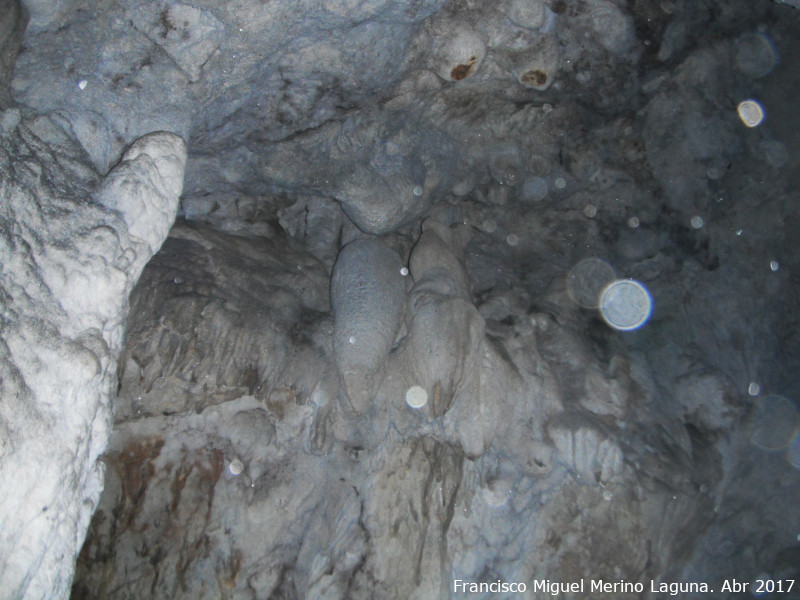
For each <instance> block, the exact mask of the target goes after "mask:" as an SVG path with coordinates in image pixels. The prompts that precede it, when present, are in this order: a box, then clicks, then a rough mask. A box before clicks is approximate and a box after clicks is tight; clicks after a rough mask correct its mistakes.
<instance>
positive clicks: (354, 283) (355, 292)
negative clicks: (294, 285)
mask: <svg viewBox="0 0 800 600" xmlns="http://www.w3.org/2000/svg"><path fill="white" fill-rule="evenodd" d="M401 268H402V263H401V262H400V259H399V257H398V256H397V254H396V253H394V252H392V251H391V250H390V249H388V248H387V247H386V246H384V245H383V244H381V243H380V242H379V241H376V240H368V239H360V240H356V241H354V242H350V243H349V244H348V245H347V246H345V247H344V248H342V251H341V252H340V253H339V257H338V258H337V259H336V264H335V265H334V266H333V273H332V275H331V308H332V309H333V316H334V328H333V352H334V356H335V357H336V366H337V369H338V370H339V375H340V377H341V379H342V383H343V385H344V391H345V393H346V394H347V397H348V399H349V400H350V403H351V404H352V407H353V409H355V410H356V411H358V412H363V411H364V410H365V409H367V408H368V403H369V402H370V399H371V398H374V396H375V392H376V391H377V386H378V384H380V379H381V376H382V369H383V365H384V363H385V361H386V357H387V356H388V355H389V350H390V349H391V347H392V343H393V342H394V339H395V336H396V335H397V331H398V329H399V328H400V321H401V319H402V314H403V313H402V311H403V305H404V304H405V296H406V285H405V282H404V280H403V275H402V274H401V272H400V269H401Z"/></svg>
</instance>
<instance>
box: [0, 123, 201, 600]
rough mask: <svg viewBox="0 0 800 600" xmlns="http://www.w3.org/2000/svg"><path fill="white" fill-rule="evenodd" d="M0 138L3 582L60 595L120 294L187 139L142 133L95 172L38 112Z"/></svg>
mask: <svg viewBox="0 0 800 600" xmlns="http://www.w3.org/2000/svg"><path fill="white" fill-rule="evenodd" d="M0 144H2V146H1V149H0V152H2V156H3V160H2V163H1V164H0V170H1V173H2V182H3V183H2V187H3V198H4V203H3V208H2V216H1V217H0V218H1V219H2V221H1V222H2V231H3V235H2V250H0V252H1V254H2V265H3V267H2V274H1V275H0V282H1V283H0V290H1V292H2V298H3V306H4V315H3V323H2V345H1V346H0V348H2V350H1V351H0V352H2V354H0V381H2V394H1V395H0V419H1V420H0V426H1V427H2V429H0V433H2V448H1V449H0V488H2V490H3V491H2V493H0V506H1V507H2V513H3V531H2V539H0V570H2V573H3V592H2V595H3V597H6V598H43V597H54V598H59V597H66V596H67V595H68V593H69V590H70V584H71V580H72V574H73V568H74V566H73V561H74V558H75V557H76V556H77V553H78V551H79V550H80V547H81V545H82V543H83V538H84V535H85V532H86V529H87V527H88V524H89V519H90V518H91V515H92V512H93V510H94V508H95V507H96V505H97V502H98V499H99V496H100V492H101V490H102V489H103V468H102V465H101V464H100V463H98V462H97V459H98V457H99V456H100V454H101V453H102V452H103V451H104V450H105V447H106V445H107V443H108V439H109V435H110V427H111V399H112V396H113V392H114V389H115V384H116V359H117V357H118V356H119V353H120V352H121V350H122V342H123V334H124V324H125V317H126V315H127V298H128V294H129V293H130V290H131V289H132V288H133V285H134V283H135V282H136V279H137V278H138V276H139V274H140V273H141V271H142V269H143V268H144V265H145V264H146V263H147V261H148V260H149V259H150V257H151V256H152V255H153V253H154V252H156V251H157V250H158V248H159V247H160V246H161V243H162V242H163V240H164V238H165V237H166V233H167V231H168V229H169V227H170V224H171V223H172V221H173V220H174V216H175V213H176V211H177V208H178V196H179V195H180V191H181V185H182V181H183V165H184V162H185V160H186V147H185V145H184V143H183V140H182V139H181V138H179V137H178V136H175V135H173V134H169V133H157V134H152V135H150V136H146V137H144V138H142V139H140V140H138V141H137V142H136V144H134V146H133V147H131V148H130V149H129V150H128V152H127V153H126V154H125V155H124V156H123V161H122V162H121V163H120V165H119V166H117V167H116V168H115V169H113V170H112V171H111V172H110V173H109V174H108V176H107V177H106V178H105V179H102V178H100V177H98V176H97V175H96V174H95V172H94V171H93V170H92V169H91V168H90V167H89V166H87V164H86V162H85V159H84V157H83V156H82V155H81V153H80V152H79V151H78V149H77V148H76V147H75V144H74V142H73V141H72V140H71V139H69V138H68V137H67V135H66V134H65V132H64V131H63V130H62V129H60V128H59V127H58V126H57V124H56V123H54V122H53V121H52V120H50V119H48V118H46V117H38V118H36V119H33V120H24V121H22V122H20V123H19V124H18V125H17V126H16V127H15V128H14V130H13V131H10V132H7V133H6V135H5V136H4V137H3V138H2V140H1V141H0ZM11 157H15V159H13V162H12V159H11ZM22 157H24V158H22ZM95 190H97V191H96V192H95ZM95 193H96V195H97V196H98V197H99V198H102V203H101V202H98V201H97V200H95V198H94V197H93V196H95ZM137 234H138V235H137Z"/></svg>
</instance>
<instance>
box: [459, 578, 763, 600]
mask: <svg viewBox="0 0 800 600" xmlns="http://www.w3.org/2000/svg"><path fill="white" fill-rule="evenodd" d="M726 585H730V583H728V582H726ZM740 585H741V584H740ZM744 585H747V584H744ZM724 588H725V585H723V591H725V589H724ZM645 589H646V588H645V584H644V583H641V582H636V583H634V582H630V581H605V580H603V579H590V580H589V581H588V582H587V581H584V580H583V579H581V580H580V581H572V582H569V583H565V582H563V581H551V580H550V579H535V580H534V581H533V582H532V583H530V584H525V583H511V582H507V581H500V580H497V581H492V582H481V583H475V582H472V581H464V580H463V579H454V580H453V592H454V593H456V594H458V593H463V594H479V593H486V592H490V593H495V594H496V593H501V594H502V593H511V594H514V593H525V592H527V591H529V590H530V591H531V592H539V593H544V594H549V595H551V596H558V595H559V594H562V593H563V594H580V593H583V592H586V591H588V592H594V593H598V592H599V593H605V594H615V593H617V594H619V593H637V592H643V591H645ZM648 591H650V592H659V593H662V594H669V595H670V596H677V595H678V594H686V593H690V592H696V593H697V592H699V593H704V592H705V593H707V592H711V591H712V590H711V589H709V587H708V584H707V583H689V582H680V583H678V582H672V583H666V582H656V581H650V589H649V590H648ZM728 591H731V590H730V589H729V590H728Z"/></svg>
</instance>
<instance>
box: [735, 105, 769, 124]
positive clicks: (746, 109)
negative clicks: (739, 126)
mask: <svg viewBox="0 0 800 600" xmlns="http://www.w3.org/2000/svg"><path fill="white" fill-rule="evenodd" d="M736 110H737V111H738V113H739V118H740V119H741V120H742V123H744V124H745V125H747V126H748V127H758V126H759V125H761V123H762V122H763V121H764V109H763V108H761V105H760V104H759V103H758V102H756V101H755V100H744V101H742V102H740V103H739V106H738V107H737V109H736Z"/></svg>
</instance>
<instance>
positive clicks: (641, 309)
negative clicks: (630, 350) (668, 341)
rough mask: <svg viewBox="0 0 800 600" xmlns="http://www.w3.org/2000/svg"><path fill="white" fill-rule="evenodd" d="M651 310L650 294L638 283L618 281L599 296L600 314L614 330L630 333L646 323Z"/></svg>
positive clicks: (626, 280) (628, 280)
mask: <svg viewBox="0 0 800 600" xmlns="http://www.w3.org/2000/svg"><path fill="white" fill-rule="evenodd" d="M652 310H653V299H652V298H651V297H650V292H648V291H647V288H646V287H644V286H643V285H642V284H641V283H639V282H638V281H634V280H633V279H620V280H618V281H614V282H613V283H611V284H609V285H608V286H606V288H605V289H604V290H603V293H602V295H601V296H600V314H602V315H603V319H604V320H605V322H606V323H608V324H609V325H610V326H611V327H613V328H614V329H619V330H620V331H632V330H634V329H639V327H641V326H642V325H644V324H645V323H647V320H648V319H649V318H650V314H651V312H652Z"/></svg>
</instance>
